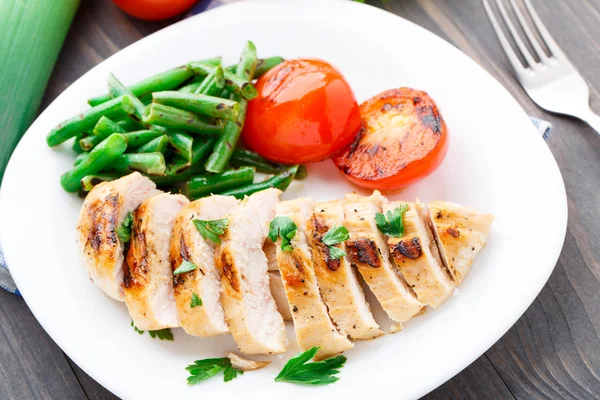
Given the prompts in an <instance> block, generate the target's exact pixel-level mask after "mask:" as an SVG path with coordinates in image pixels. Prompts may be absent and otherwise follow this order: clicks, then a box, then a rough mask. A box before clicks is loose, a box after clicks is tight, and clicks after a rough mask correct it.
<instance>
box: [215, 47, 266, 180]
mask: <svg viewBox="0 0 600 400" xmlns="http://www.w3.org/2000/svg"><path fill="white" fill-rule="evenodd" d="M255 68H256V47H255V46H254V43H252V42H250V41H248V42H247V43H246V46H245V47H244V50H243V51H242V57H241V59H240V63H239V64H238V67H237V70H236V75H237V76H239V77H240V78H241V79H244V80H252V76H253V74H254V70H255ZM231 98H232V100H234V101H237V102H238V103H239V104H240V113H239V115H238V118H237V120H236V121H235V122H233V121H227V125H225V130H224V131H223V135H221V136H220V137H219V138H218V140H217V143H216V144H215V147H214V149H213V152H212V154H211V155H210V156H209V157H208V160H207V161H206V164H205V165H204V167H205V168H206V170H207V171H209V172H222V171H224V170H225V168H226V167H227V165H228V163H229V159H230V158H231V154H232V153H233V150H234V149H235V145H236V144H237V142H238V140H239V138H240V134H241V133H242V128H243V127H244V121H245V119H246V111H247V109H248V101H247V100H246V99H244V98H243V97H242V96H240V95H239V94H238V93H233V94H232V95H231Z"/></svg>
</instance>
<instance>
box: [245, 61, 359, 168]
mask: <svg viewBox="0 0 600 400" xmlns="http://www.w3.org/2000/svg"><path fill="white" fill-rule="evenodd" d="M256 88H257V89H258V93H259V94H258V97H256V98H255V99H253V100H251V101H250V102H249V104H248V114H247V117H246V122H245V126H244V130H243V133H242V139H243V141H244V143H245V144H246V145H247V146H248V147H249V148H250V149H252V150H254V151H256V152H258V153H259V154H261V155H263V156H264V157H266V158H268V159H270V160H273V161H277V162H282V163H287V164H297V163H309V162H315V161H321V160H324V159H326V158H329V157H331V156H332V155H334V154H336V153H338V152H339V151H341V150H342V149H344V148H345V147H347V146H348V145H349V144H350V143H352V141H353V140H354V139H355V137H356V134H357V133H358V131H359V129H360V113H359V107H358V103H357V102H356V99H355V97H354V93H353V92H352V89H351V88H350V85H349V84H348V82H347V81H346V79H345V78H344V77H343V76H342V74H341V73H340V72H338V71H337V70H336V69H335V68H334V67H333V66H331V65H330V64H328V63H327V62H325V61H321V60H314V59H310V60H307V59H303V60H287V61H285V62H283V63H282V64H279V65H278V66H276V67H274V68H272V69H271V70H270V71H268V72H267V73H266V74H264V75H263V76H262V77H261V78H260V79H259V80H258V81H257V83H256Z"/></svg>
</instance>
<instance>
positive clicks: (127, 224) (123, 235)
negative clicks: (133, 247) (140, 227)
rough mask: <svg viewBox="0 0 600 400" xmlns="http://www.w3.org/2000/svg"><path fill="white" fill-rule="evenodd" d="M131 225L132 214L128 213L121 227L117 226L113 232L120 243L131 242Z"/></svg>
mask: <svg viewBox="0 0 600 400" xmlns="http://www.w3.org/2000/svg"><path fill="white" fill-rule="evenodd" d="M132 224H133V214H132V213H131V212H128V213H127V215H126V216H125V219H124V220H123V223H122V224H121V226H119V227H118V228H117V229H116V230H115V232H116V233H117V237H118V238H119V240H120V241H121V242H122V243H127V242H129V241H130V240H131V225H132Z"/></svg>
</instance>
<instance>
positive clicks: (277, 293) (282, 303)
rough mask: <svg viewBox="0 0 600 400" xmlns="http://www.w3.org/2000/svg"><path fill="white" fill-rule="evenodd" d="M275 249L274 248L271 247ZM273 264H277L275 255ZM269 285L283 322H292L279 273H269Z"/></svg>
mask: <svg viewBox="0 0 600 400" xmlns="http://www.w3.org/2000/svg"><path fill="white" fill-rule="evenodd" d="M273 249H275V247H273ZM275 262H277V255H275ZM269 285H270V286H271V295H272V296H273V299H274V300H275V304H276V305H277V311H279V314H281V316H282V317H283V320H284V321H291V320H292V310H291V309H290V304H289V303H288V301H287V295H286V294H285V289H284V287H283V281H282V280H281V275H280V274H279V272H275V271H269Z"/></svg>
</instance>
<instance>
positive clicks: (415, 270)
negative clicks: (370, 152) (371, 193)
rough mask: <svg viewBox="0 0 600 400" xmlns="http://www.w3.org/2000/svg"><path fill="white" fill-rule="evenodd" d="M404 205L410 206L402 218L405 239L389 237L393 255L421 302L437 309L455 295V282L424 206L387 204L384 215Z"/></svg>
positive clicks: (399, 203) (398, 202)
mask: <svg viewBox="0 0 600 400" xmlns="http://www.w3.org/2000/svg"><path fill="white" fill-rule="evenodd" d="M403 204H406V205H407V206H408V209H407V210H406V212H405V213H404V216H403V219H402V221H403V224H404V234H403V235H402V237H393V236H389V237H388V240H387V242H388V244H389V246H390V252H391V254H392V258H393V260H394V262H395V263H396V266H397V267H398V269H399V270H400V272H402V275H403V276H404V279H406V282H407V283H408V284H409V285H410V286H411V287H412V289H413V291H414V292H415V294H416V295H417V297H418V299H419V300H420V301H421V303H423V304H426V305H428V306H431V307H434V308H435V307H437V306H439V305H440V304H442V303H443V302H444V300H446V299H447V298H448V296H449V295H450V294H451V293H452V291H453V290H454V283H453V282H452V279H450V276H449V275H448V272H447V271H446V268H445V267H444V264H443V263H442V260H441V259H440V254H439V251H438V248H437V245H436V243H435V240H434V239H433V233H432V232H431V229H429V217H428V215H427V211H425V208H424V207H423V204H422V203H420V202H419V201H417V203H416V204H415V203H404V202H400V201H393V202H384V203H383V213H384V214H387V212H388V211H393V210H395V209H396V208H399V207H401V206H402V205H403Z"/></svg>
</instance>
